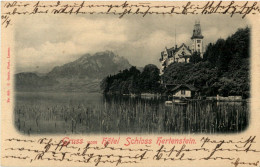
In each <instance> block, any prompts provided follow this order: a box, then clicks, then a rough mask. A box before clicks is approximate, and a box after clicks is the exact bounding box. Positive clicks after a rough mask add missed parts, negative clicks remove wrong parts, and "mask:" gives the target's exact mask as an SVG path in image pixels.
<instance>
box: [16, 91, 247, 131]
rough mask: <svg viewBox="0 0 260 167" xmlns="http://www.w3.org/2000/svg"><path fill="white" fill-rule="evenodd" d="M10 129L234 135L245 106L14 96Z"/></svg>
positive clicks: (121, 98) (99, 96) (125, 98)
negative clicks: (13, 109)
mask: <svg viewBox="0 0 260 167" xmlns="http://www.w3.org/2000/svg"><path fill="white" fill-rule="evenodd" d="M15 96H16V100H15V111H14V112H15V114H14V115H15V126H16V128H17V130H18V131H20V132H21V133H23V134H27V135H30V134H43V133H46V134H132V133H135V134H138V133H142V134H144V133H145V134H172V133H178V134H183V133H185V134H188V133H190V134H191V133H207V134H214V133H239V132H241V131H243V130H245V129H246V128H247V127H248V124H249V103H247V102H212V101H205V100H204V101H203V100H201V101H192V102H188V103H187V104H186V105H178V104H171V105H165V103H164V102H165V100H166V99H164V98H141V97H129V96H105V95H102V94H99V93H79V92H75V93H73V92H70V93H67V92H66V93H60V92H59V93H49V92H48V93H38V92H37V93H35V92H17V93H16V95H15Z"/></svg>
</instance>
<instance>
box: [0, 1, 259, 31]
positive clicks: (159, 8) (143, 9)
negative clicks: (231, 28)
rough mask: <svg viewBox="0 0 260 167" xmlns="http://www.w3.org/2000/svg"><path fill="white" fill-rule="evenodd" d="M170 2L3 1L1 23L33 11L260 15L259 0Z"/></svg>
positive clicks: (5, 24)
mask: <svg viewBox="0 0 260 167" xmlns="http://www.w3.org/2000/svg"><path fill="white" fill-rule="evenodd" d="M175 4H176V3H169V5H153V4H152V3H150V2H127V1H125V2H122V4H115V3H112V2H110V4H109V2H108V3H106V4H99V3H96V4H93V2H85V1H83V2H73V3H68V2H65V1H57V2H55V1H52V2H40V1H38V2H32V3H29V2H26V1H24V2H19V1H14V2H4V3H3V10H2V14H1V23H2V26H4V27H8V26H9V25H11V24H12V16H15V15H34V14H40V15H42V14H53V15H58V14H63V15H64V14H68V15H72V14H75V15H78V14H112V15H117V16H118V17H119V18H122V17H124V16H125V15H141V16H143V17H145V16H146V15H149V14H157V15H169V14H171V15H174V14H176V15H180V14H182V15H187V14H202V15H205V14H213V13H218V14H228V15H230V16H231V17H232V16H233V15H241V17H242V18H245V17H246V16H247V15H249V14H253V15H255V14H259V13H260V8H259V6H258V2H252V1H251V2H242V3H241V2H240V3H239V2H234V1H231V2H222V1H220V2H218V1H216V2H214V1H211V2H210V1H209V2H200V3H199V4H198V3H196V2H185V3H184V5H178V4H176V5H175Z"/></svg>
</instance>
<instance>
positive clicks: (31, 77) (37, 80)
mask: <svg viewBox="0 0 260 167" xmlns="http://www.w3.org/2000/svg"><path fill="white" fill-rule="evenodd" d="M56 84H58V82H57V81H56V80H55V79H53V78H50V77H48V76H38V75H37V74H35V73H31V72H28V73H19V74H15V87H16V89H17V90H36V89H39V88H43V87H50V86H54V85H56Z"/></svg>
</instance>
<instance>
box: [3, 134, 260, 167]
mask: <svg viewBox="0 0 260 167" xmlns="http://www.w3.org/2000/svg"><path fill="white" fill-rule="evenodd" d="M120 140H121V141H122V142H126V143H127V142H130V143H131V144H132V145H128V146H126V145H124V147H120V145H118V144H119V143H121V141H120ZM6 142H10V143H9V144H12V147H8V148H5V149H4V150H5V151H4V154H3V155H2V158H8V159H20V160H23V161H28V162H33V161H66V162H68V163H69V162H78V163H83V164H90V165H95V166H98V165H102V164H104V163H107V164H111V165H114V166H118V165H122V164H129V163H131V164H137V163H147V162H149V161H151V160H154V161H161V162H166V161H184V162H185V161H186V162H187V161H207V162H209V161H215V160H218V161H225V162H227V163H229V166H230V165H231V166H235V167H237V166H259V164H260V163H259V160H260V158H259V157H260V156H259V154H260V150H258V149H259V148H258V149H256V148H255V145H254V144H255V143H256V137H255V136H250V137H248V138H245V139H241V140H237V141H234V140H218V141H217V140H212V139H210V138H208V137H203V138H201V140H200V141H198V142H197V143H196V142H195V141H194V140H191V139H173V138H169V139H168V138H167V139H164V138H162V137H158V138H157V140H156V141H152V139H151V141H150V139H143V138H140V137H139V138H138V137H136V138H131V139H129V138H125V139H123V140H122V139H120V137H119V138H103V139H101V140H100V141H97V142H94V144H90V143H91V142H86V141H84V140H83V139H70V138H68V137H65V138H63V139H61V140H60V141H54V140H53V139H52V138H40V139H38V140H23V139H18V138H10V139H7V140H6ZM99 142H100V143H99ZM149 142H150V143H152V142H155V143H157V144H156V145H157V148H156V149H152V148H151V145H150V143H149ZM102 143H103V144H102ZM146 143H147V144H146ZM195 143H196V144H195ZM134 144H138V145H139V146H138V148H134V147H131V146H133V145H134ZM25 145H26V146H25ZM245 155H247V156H246V157H248V156H250V155H251V156H254V157H258V159H257V160H255V161H252V160H248V159H247V158H245Z"/></svg>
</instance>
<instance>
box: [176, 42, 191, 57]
mask: <svg viewBox="0 0 260 167" xmlns="http://www.w3.org/2000/svg"><path fill="white" fill-rule="evenodd" d="M182 47H184V48H186V49H187V50H188V51H189V52H190V54H192V53H191V50H190V48H189V47H188V46H187V45H185V44H184V43H182V44H181V46H180V47H179V48H178V49H177V50H176V52H178V51H179V50H180V49H181V48H182Z"/></svg>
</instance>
